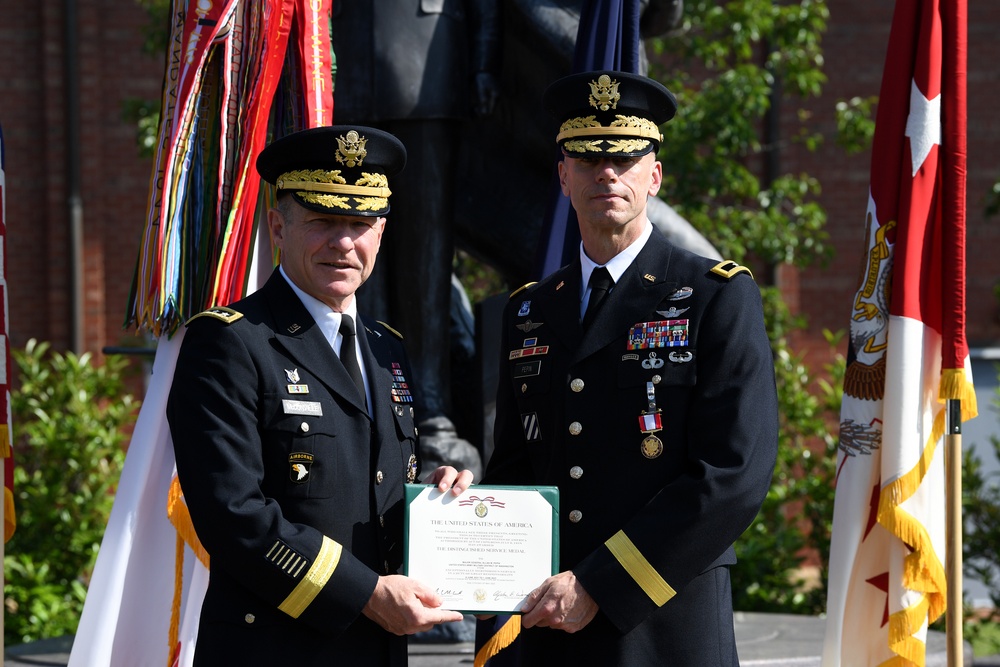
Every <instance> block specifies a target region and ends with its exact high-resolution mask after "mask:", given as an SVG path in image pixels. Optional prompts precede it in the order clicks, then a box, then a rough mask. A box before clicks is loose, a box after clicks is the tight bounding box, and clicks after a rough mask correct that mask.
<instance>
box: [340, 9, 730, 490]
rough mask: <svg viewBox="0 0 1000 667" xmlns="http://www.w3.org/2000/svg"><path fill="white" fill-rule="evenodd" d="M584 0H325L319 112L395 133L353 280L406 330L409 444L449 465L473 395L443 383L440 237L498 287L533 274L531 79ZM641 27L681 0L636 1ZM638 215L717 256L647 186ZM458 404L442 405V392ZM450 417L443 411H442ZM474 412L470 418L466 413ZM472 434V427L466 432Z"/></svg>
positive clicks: (549, 72)
mask: <svg viewBox="0 0 1000 667" xmlns="http://www.w3.org/2000/svg"><path fill="white" fill-rule="evenodd" d="M584 4H585V1H584V0H566V1H560V0H506V1H501V0H378V2H363V3H362V2H347V1H343V0H338V1H337V2H335V4H334V10H333V49H334V52H335V54H336V80H335V91H334V120H335V121H336V122H338V123H355V122H356V123H365V124H368V125H375V126H377V127H382V128H384V129H386V130H388V131H390V132H392V133H393V134H394V135H396V136H397V137H399V138H400V139H401V140H402V141H403V143H404V144H405V145H406V148H407V153H408V163H407V165H406V168H405V169H404V171H403V172H402V173H401V174H400V175H399V176H398V177H397V178H396V180H395V183H394V185H393V205H392V211H391V212H390V213H389V224H388V225H387V227H386V234H385V237H384V239H383V248H382V258H383V259H382V261H381V262H379V265H378V267H377V268H376V270H375V272H374V274H373V275H372V278H371V279H370V280H369V281H368V283H367V284H366V285H365V287H364V288H363V289H362V290H361V291H360V292H359V297H360V299H361V301H362V303H363V304H364V305H365V309H366V310H367V311H368V312H371V313H373V314H375V315H377V316H378V317H379V318H380V319H383V320H385V321H388V322H390V323H391V324H392V325H393V326H395V327H397V328H399V329H400V330H401V331H402V332H403V333H404V335H405V336H406V344H407V349H408V350H409V351H410V354H411V356H412V360H411V361H412V363H413V366H414V372H415V374H416V376H417V378H418V379H419V382H418V383H417V384H418V386H419V387H420V388H421V389H422V390H423V393H422V395H420V396H419V397H418V398H419V401H420V402H419V406H420V410H421V413H420V414H418V419H419V421H420V429H421V436H422V437H421V440H422V444H423V445H424V448H425V456H426V457H427V458H430V459H436V461H435V463H436V462H437V461H440V462H442V463H461V464H462V465H463V466H465V467H468V468H469V469H472V470H476V471H477V472H478V470H477V469H476V467H475V466H476V465H477V464H478V462H470V461H468V460H467V458H458V457H471V456H474V455H476V452H475V450H474V449H472V451H471V452H470V451H469V450H470V447H468V443H467V442H465V441H464V440H463V439H461V438H459V437H458V434H456V432H455V428H454V422H457V421H458V420H457V419H455V413H456V412H460V413H462V414H465V413H473V414H475V415H476V416H477V417H478V415H480V414H482V412H481V409H482V408H481V406H478V405H471V404H469V403H468V402H467V403H465V404H462V403H461V399H463V398H466V397H465V396H464V395H462V396H454V397H453V396H452V395H451V391H450V373H449V349H450V345H451V341H450V340H449V335H448V332H449V304H450V302H451V294H452V283H451V263H452V258H453V254H454V247H455V245H456V244H457V245H458V246H460V247H462V248H464V249H466V250H467V251H469V252H470V253H471V254H473V255H474V256H475V257H477V258H478V259H480V260H482V261H484V262H485V263H487V264H489V265H490V266H492V267H494V268H496V269H497V270H498V271H499V272H500V273H501V274H502V275H503V276H504V277H505V279H506V280H507V281H508V283H509V284H511V285H520V284H522V283H524V282H526V281H528V280H534V279H537V278H538V276H536V275H534V272H535V270H536V261H535V259H536V252H537V248H538V246H539V244H540V235H541V230H542V226H543V218H544V215H545V209H546V205H547V198H548V197H549V195H550V192H551V186H552V178H553V174H554V172H555V163H556V153H555V151H556V147H555V144H554V143H553V142H552V137H553V136H554V135H555V132H554V131H553V128H552V127H551V126H550V121H549V119H548V118H547V116H546V115H545V114H544V113H542V112H541V111H540V109H539V101H540V100H541V96H542V91H544V89H545V88H546V87H547V86H548V84H549V83H551V82H552V81H554V80H556V79H558V78H559V77H561V76H564V75H565V74H567V73H569V71H570V68H571V63H572V58H573V51H574V46H575V42H576V33H577V28H578V26H579V21H580V12H581V8H582V7H583V6H584ZM641 5H642V20H641V23H640V28H641V32H642V35H643V36H644V37H649V36H652V35H659V34H663V33H665V32H667V31H668V30H669V29H671V28H672V27H674V26H675V25H676V24H677V22H678V20H679V18H680V10H681V8H682V2H681V0H646V1H645V2H642V3H641ZM649 211H650V217H651V219H652V221H653V223H654V224H655V225H656V226H657V227H658V228H659V229H660V230H661V231H662V232H664V233H665V234H666V235H667V236H668V237H670V238H671V239H672V240H673V241H674V242H676V243H678V244H679V245H682V246H684V247H687V248H689V249H692V250H695V251H697V252H701V253H702V254H709V255H714V254H717V253H716V252H715V250H714V248H712V247H711V245H710V244H708V243H707V242H706V241H705V240H704V238H703V237H701V235H700V234H697V232H695V231H694V230H693V229H692V228H691V227H690V225H689V224H688V223H687V222H686V221H685V220H683V219H682V218H680V216H678V215H676V213H674V212H673V210H672V209H670V207H669V206H667V205H666V204H664V203H663V202H661V201H659V200H657V201H655V202H650V208H649ZM456 403H457V404H458V405H457V406H456V405H455V404H456ZM453 420H454V421H453ZM474 421H478V420H474ZM467 437H472V438H473V439H475V440H478V439H479V438H478V434H476V435H471V434H470V435H469V436H467Z"/></svg>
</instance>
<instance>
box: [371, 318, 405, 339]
mask: <svg viewBox="0 0 1000 667" xmlns="http://www.w3.org/2000/svg"><path fill="white" fill-rule="evenodd" d="M375 321H376V322H378V323H379V324H381V325H382V326H384V327H385V328H386V330H387V331H388V332H389V333H391V334H392V335H393V336H395V337H396V338H398V339H399V340H403V334H401V333H399V332H398V331H396V330H395V329H393V328H392V327H390V326H389V325H388V324H386V323H385V322H383V321H382V320H375Z"/></svg>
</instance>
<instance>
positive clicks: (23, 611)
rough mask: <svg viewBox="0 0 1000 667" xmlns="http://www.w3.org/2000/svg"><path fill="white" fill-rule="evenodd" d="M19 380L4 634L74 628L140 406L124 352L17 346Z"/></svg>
mask: <svg viewBox="0 0 1000 667" xmlns="http://www.w3.org/2000/svg"><path fill="white" fill-rule="evenodd" d="M12 352H13V354H12V356H13V358H14V360H15V362H16V363H17V367H18V369H19V371H20V382H21V386H20V388H19V389H18V390H17V391H15V392H14V394H13V396H12V397H11V398H12V401H11V402H12V413H13V430H14V435H15V438H16V439H15V442H14V456H15V468H14V503H15V506H16V509H17V530H16V532H15V533H14V536H13V537H12V538H11V540H10V542H8V543H7V545H6V551H5V554H6V555H5V557H4V570H5V572H6V580H5V583H4V607H5V612H6V619H5V623H4V641H5V642H6V643H7V644H8V645H12V644H19V643H23V642H28V641H34V640H37V639H40V638H44V637H60V636H63V635H66V634H71V633H74V632H75V631H76V626H77V624H78V622H79V619H80V613H81V611H82V610H83V600H84V597H85V595H86V589H87V583H88V580H89V577H90V573H91V571H92V569H93V566H94V561H95V559H96V558H97V551H98V549H99V548H100V544H101V538H102V536H103V535H104V528H105V526H106V525H107V520H108V516H109V514H110V513H111V505H112V503H113V501H114V487H115V485H116V483H117V481H118V476H119V473H120V472H121V467H122V463H123V462H124V458H125V454H124V449H123V445H124V443H125V439H126V437H127V433H126V431H125V429H126V428H127V427H130V426H131V424H132V422H133V420H134V418H135V411H136V409H137V407H138V404H137V402H136V401H135V400H134V399H133V398H132V396H131V395H129V394H128V393H126V392H125V389H124V385H123V383H122V371H123V370H124V369H125V367H126V366H127V363H128V362H126V361H124V360H122V359H120V358H108V359H107V360H106V361H105V363H104V365H103V366H100V367H95V366H93V365H91V357H90V355H89V354H83V355H80V356H77V355H75V354H73V353H66V354H60V353H58V352H49V345H48V344H47V343H38V342H37V341H35V340H31V341H29V342H28V344H27V346H26V347H25V349H24V350H23V351H21V350H13V351H12Z"/></svg>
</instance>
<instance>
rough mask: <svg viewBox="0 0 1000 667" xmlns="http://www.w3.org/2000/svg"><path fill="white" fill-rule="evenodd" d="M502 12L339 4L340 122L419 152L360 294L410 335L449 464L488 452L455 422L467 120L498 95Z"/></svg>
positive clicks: (459, 3)
mask: <svg viewBox="0 0 1000 667" xmlns="http://www.w3.org/2000/svg"><path fill="white" fill-rule="evenodd" d="M499 9H500V3H499V0H378V2H348V1H338V2H336V3H335V5H334V9H333V16H332V19H333V21H332V22H333V38H332V41H333V49H334V53H335V54H336V79H335V85H334V119H335V120H336V122H338V123H362V122H363V123H365V124H368V125H374V126H377V127H381V128H383V129H386V130H388V131H389V132H391V133H392V134H394V135H395V136H397V137H399V139H400V140H401V141H402V142H403V144H404V145H405V146H406V150H407V154H408V157H407V165H406V168H405V170H404V171H403V173H402V174H401V176H400V178H399V180H397V181H396V182H395V183H394V185H393V204H392V211H391V212H390V213H389V216H388V218H389V223H388V226H387V227H386V234H385V237H384V239H383V248H382V258H383V259H382V262H380V263H379V266H378V268H377V270H376V271H375V273H374V274H373V275H372V279H371V280H370V281H369V285H366V286H365V289H364V290H362V292H359V296H360V298H361V300H362V302H363V303H365V304H366V309H367V310H369V311H370V312H374V313H376V315H377V316H378V317H380V318H381V319H384V320H386V321H389V322H391V323H392V324H393V325H394V326H396V327H398V328H399V329H400V330H402V331H403V332H404V335H405V336H406V343H407V346H408V349H409V351H410V355H411V361H412V365H413V368H414V372H415V374H416V377H417V378H418V380H417V381H416V386H417V387H418V388H419V391H420V392H421V393H420V394H419V395H418V397H417V398H418V403H417V406H418V410H419V411H420V413H419V414H418V419H419V422H420V431H421V436H422V442H423V444H424V458H430V459H434V458H438V459H441V460H442V461H443V460H452V459H453V457H454V456H458V455H463V456H465V457H473V456H474V457H475V458H476V459H478V454H477V452H476V450H475V449H474V448H473V447H471V445H469V444H468V443H467V442H464V441H461V440H459V439H458V438H457V435H456V433H455V428H454V425H453V424H452V422H451V420H450V419H449V418H448V414H449V412H450V396H449V384H448V377H449V357H448V355H449V340H448V330H449V315H450V303H451V289H452V288H451V263H452V257H453V254H454V242H453V234H454V229H455V224H454V192H455V189H456V185H457V182H456V171H457V161H456V159H457V155H458V139H459V136H460V130H461V127H462V125H463V123H464V122H465V121H466V120H467V119H468V118H470V117H471V116H472V115H473V114H478V115H486V114H489V112H490V111H491V110H492V107H493V105H494V103H495V101H496V96H497V93H498V85H497V81H498V73H499V63H500V42H499ZM458 187H459V188H460V187H462V186H461V185H459V186H458ZM436 449H437V450H442V451H438V452H437V453H436V454H437V455H435V450H436ZM453 449H457V450H458V452H449V451H448V450H453ZM462 462H463V464H464V465H467V466H468V467H469V468H470V469H472V470H474V471H475V472H477V473H478V472H480V471H481V467H480V468H477V467H476V466H477V465H480V464H479V462H478V460H477V461H475V462H471V461H468V460H463V461H462Z"/></svg>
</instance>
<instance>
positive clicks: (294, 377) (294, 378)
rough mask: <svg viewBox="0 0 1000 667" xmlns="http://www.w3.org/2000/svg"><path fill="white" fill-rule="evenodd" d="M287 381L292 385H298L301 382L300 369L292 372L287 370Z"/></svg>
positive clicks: (294, 369)
mask: <svg viewBox="0 0 1000 667" xmlns="http://www.w3.org/2000/svg"><path fill="white" fill-rule="evenodd" d="M285 379H286V380H288V381H289V382H291V383H292V384H298V382H299V369H298V368H293V369H292V370H288V369H287V368H286V369H285Z"/></svg>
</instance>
